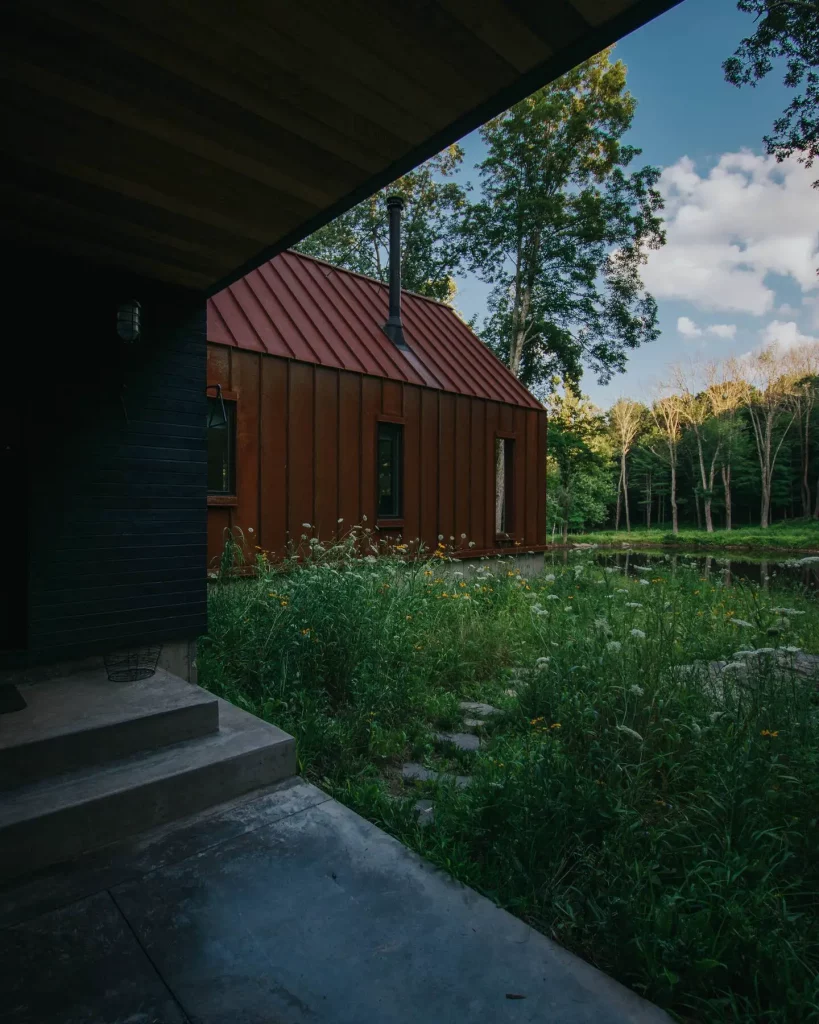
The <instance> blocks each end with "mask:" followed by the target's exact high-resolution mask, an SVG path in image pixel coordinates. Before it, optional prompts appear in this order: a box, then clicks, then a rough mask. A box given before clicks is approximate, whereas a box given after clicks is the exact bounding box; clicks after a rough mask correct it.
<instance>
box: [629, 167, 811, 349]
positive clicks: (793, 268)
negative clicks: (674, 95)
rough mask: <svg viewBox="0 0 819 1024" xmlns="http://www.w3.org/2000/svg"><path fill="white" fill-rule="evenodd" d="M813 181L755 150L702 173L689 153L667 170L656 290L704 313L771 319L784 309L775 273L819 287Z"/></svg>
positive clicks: (652, 278) (653, 281) (651, 260)
mask: <svg viewBox="0 0 819 1024" xmlns="http://www.w3.org/2000/svg"><path fill="white" fill-rule="evenodd" d="M811 181H812V177H811V174H810V172H808V171H807V170H806V169H805V168H804V167H803V166H802V165H801V164H799V163H797V161H796V160H795V159H794V160H786V161H785V162H784V163H781V164H778V163H777V162H776V160H775V159H774V158H773V157H768V156H756V155H755V154H753V153H750V152H747V151H743V152H740V153H725V154H723V155H722V156H721V157H720V159H719V161H718V162H717V164H716V166H715V167H713V168H712V169H711V170H710V171H708V172H707V173H705V174H703V175H702V176H701V175H700V174H699V173H698V171H697V169H696V166H695V164H694V162H693V161H692V160H691V159H689V158H688V157H683V158H682V159H681V160H679V161H677V163H676V164H673V165H672V166H671V167H667V168H666V169H665V170H664V171H663V173H662V176H661V179H660V188H661V190H662V192H663V195H664V197H665V201H666V209H665V216H666V230H667V234H668V242H667V244H666V245H665V246H664V248H662V249H660V250H658V251H657V252H652V253H650V254H649V257H648V263H647V265H646V267H645V269H644V272H643V277H644V280H645V283H646V286H647V288H648V290H649V291H650V292H651V293H652V294H653V295H655V296H656V297H658V298H676V299H685V300H687V301H689V302H691V303H693V304H694V305H695V306H696V307H698V308H700V309H704V310H730V311H732V312H740V313H746V314H751V315H754V316H763V315H764V314H766V313H768V314H770V313H771V311H772V310H773V309H774V307H775V306H776V295H775V293H774V289H773V288H772V287H771V282H770V280H768V275H770V274H778V275H782V276H785V277H788V278H790V279H791V280H792V281H793V282H795V283H796V284H797V285H798V286H799V288H800V289H801V290H802V292H803V293H805V292H811V291H812V290H813V289H815V288H817V287H818V286H819V278H817V276H816V267H817V264H819V231H817V228H816V225H817V217H816V192H815V191H814V190H813V189H812V188H811ZM715 326H723V325H715ZM678 329H679V324H678ZM712 333H716V332H712ZM718 336H723V335H718ZM724 336H726V337H727V335H724Z"/></svg>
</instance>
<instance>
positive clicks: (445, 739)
mask: <svg viewBox="0 0 819 1024" xmlns="http://www.w3.org/2000/svg"><path fill="white" fill-rule="evenodd" d="M435 742H436V743H441V744H444V745H447V746H451V747H457V749H458V750H466V751H472V750H478V749H479V748H480V745H481V741H480V739H479V738H478V737H477V736H475V735H474V734H473V733H471V732H436V733H435Z"/></svg>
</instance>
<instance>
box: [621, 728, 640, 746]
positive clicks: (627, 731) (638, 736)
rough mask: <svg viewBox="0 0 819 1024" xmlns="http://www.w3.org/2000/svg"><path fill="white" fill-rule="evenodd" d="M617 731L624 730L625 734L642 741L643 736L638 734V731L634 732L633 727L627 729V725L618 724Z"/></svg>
mask: <svg viewBox="0 0 819 1024" xmlns="http://www.w3.org/2000/svg"><path fill="white" fill-rule="evenodd" d="M617 731H618V732H624V733H625V734H626V736H631V738H632V739H634V740H639V741H640V743H642V742H643V737H642V736H641V735H640V734H639V732H636V731H635V730H634V729H629V727H628V726H627V725H618V726H617Z"/></svg>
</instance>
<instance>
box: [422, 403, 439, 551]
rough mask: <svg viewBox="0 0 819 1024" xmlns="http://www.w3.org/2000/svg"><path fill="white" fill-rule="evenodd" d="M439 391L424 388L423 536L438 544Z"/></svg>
mask: <svg viewBox="0 0 819 1024" xmlns="http://www.w3.org/2000/svg"><path fill="white" fill-rule="evenodd" d="M438 532H439V531H438V392H437V391H430V390H428V389H426V388H424V389H423V390H422V391H421V538H422V539H423V540H424V541H425V542H426V543H427V545H430V544H431V545H432V547H433V548H434V547H435V544H436V542H437V535H438Z"/></svg>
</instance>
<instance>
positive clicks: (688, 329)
mask: <svg viewBox="0 0 819 1024" xmlns="http://www.w3.org/2000/svg"><path fill="white" fill-rule="evenodd" d="M677 330H678V331H679V332H680V334H681V335H682V336H683V337H684V338H696V337H697V336H698V335H700V334H702V328H701V327H697V325H696V324H695V323H694V321H693V320H689V318H688V317H687V316H681V317H679V318H678V319H677Z"/></svg>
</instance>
